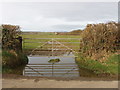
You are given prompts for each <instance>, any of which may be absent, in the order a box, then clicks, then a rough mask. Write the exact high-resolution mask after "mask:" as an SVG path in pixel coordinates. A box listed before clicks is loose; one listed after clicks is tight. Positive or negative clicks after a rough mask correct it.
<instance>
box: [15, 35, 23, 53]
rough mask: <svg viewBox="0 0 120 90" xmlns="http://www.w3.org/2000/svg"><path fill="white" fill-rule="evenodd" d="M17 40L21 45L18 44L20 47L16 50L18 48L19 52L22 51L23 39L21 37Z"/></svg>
mask: <svg viewBox="0 0 120 90" xmlns="http://www.w3.org/2000/svg"><path fill="white" fill-rule="evenodd" d="M16 39H17V40H18V41H19V43H18V45H17V47H16V48H18V50H20V51H22V37H21V36H19V37H18V38H16Z"/></svg>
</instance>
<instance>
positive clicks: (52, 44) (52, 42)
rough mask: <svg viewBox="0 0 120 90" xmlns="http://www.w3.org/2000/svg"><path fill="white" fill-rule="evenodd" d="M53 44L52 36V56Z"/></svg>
mask: <svg viewBox="0 0 120 90" xmlns="http://www.w3.org/2000/svg"><path fill="white" fill-rule="evenodd" d="M53 44H54V43H53V38H52V56H53Z"/></svg>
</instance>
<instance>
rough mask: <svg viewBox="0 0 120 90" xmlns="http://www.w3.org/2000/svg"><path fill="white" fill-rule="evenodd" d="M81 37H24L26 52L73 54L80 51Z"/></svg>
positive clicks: (35, 53) (32, 53)
mask: <svg viewBox="0 0 120 90" xmlns="http://www.w3.org/2000/svg"><path fill="white" fill-rule="evenodd" d="M79 44H80V38H24V39H23V48H24V52H25V53H26V54H27V55H29V56H36V55H38V56H62V57H64V56H72V57H75V55H76V54H77V53H78V51H79Z"/></svg>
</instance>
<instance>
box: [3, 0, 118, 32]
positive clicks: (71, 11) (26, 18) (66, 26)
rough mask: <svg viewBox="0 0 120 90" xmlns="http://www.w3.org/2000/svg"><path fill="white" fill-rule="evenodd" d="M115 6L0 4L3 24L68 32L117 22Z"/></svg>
mask: <svg viewBox="0 0 120 90" xmlns="http://www.w3.org/2000/svg"><path fill="white" fill-rule="evenodd" d="M117 8H118V7H117V3H114V2H112V3H110V2H108V3H98V2H96V3H95V2H91V3H88V2H86V3H82V2H77V3H75V2H71V3H69V2H59V3H57V2H53V3H52V2H50V3H49V2H45V3H43V2H33V3H27V2H24V3H22V2H21V3H3V10H2V11H3V12H2V16H3V20H2V22H3V23H4V24H17V25H20V26H21V28H22V30H23V31H71V29H72V30H73V29H83V28H84V27H85V26H86V25H87V24H90V23H99V22H100V23H101V22H108V21H117V17H118V13H117V12H118V11H117Z"/></svg>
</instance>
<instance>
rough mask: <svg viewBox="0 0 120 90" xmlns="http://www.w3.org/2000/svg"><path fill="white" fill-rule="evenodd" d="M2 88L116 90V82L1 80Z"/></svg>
mask: <svg viewBox="0 0 120 90" xmlns="http://www.w3.org/2000/svg"><path fill="white" fill-rule="evenodd" d="M2 81H3V84H2V87H3V88H118V81H80V80H70V81H62V80H61V81H57V80H52V79H51V80H50V79H3V80H2Z"/></svg>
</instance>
